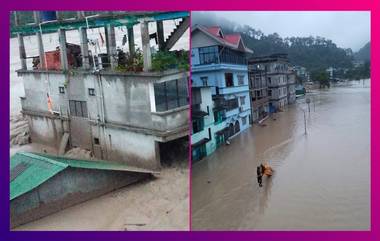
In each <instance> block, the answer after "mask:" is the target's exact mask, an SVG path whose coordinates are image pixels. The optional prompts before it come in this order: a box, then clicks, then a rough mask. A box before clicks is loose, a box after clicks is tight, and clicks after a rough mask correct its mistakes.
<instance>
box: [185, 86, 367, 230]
mask: <svg viewBox="0 0 380 241" xmlns="http://www.w3.org/2000/svg"><path fill="white" fill-rule="evenodd" d="M368 81H369V80H367V82H368ZM366 85H368V83H366ZM310 98H311V100H312V101H313V99H314V101H315V111H314V103H312V104H310V114H309V113H308V111H307V106H306V104H305V100H304V99H298V100H297V104H295V105H292V106H289V108H288V110H287V111H285V112H282V113H278V114H276V120H267V121H266V122H265V123H266V124H267V126H265V127H260V126H256V125H255V126H254V127H252V128H250V129H248V130H246V131H245V132H243V133H242V134H240V135H239V136H237V137H236V138H234V139H233V140H232V143H231V145H229V146H223V147H221V148H220V149H218V150H217V151H216V152H215V153H214V154H213V155H211V156H209V157H208V158H206V159H205V160H203V161H201V162H199V163H196V164H194V166H193V171H192V212H193V214H192V225H193V229H194V230H199V229H202V230H203V229H211V230H220V229H222V230H252V229H255V230H279V229H280V230H368V229H369V227H370V88H368V86H367V87H364V88H363V85H362V83H361V82H353V85H351V86H345V87H334V88H331V89H329V90H322V91H318V90H317V91H314V93H313V94H310ZM302 109H305V110H306V119H307V131H308V133H307V135H305V134H304V119H303V111H302ZM267 160H269V163H270V165H272V166H273V168H274V170H275V173H274V176H273V177H272V178H269V179H267V178H264V182H263V187H262V188H259V186H258V184H257V181H256V166H257V165H258V164H259V162H261V161H267Z"/></svg>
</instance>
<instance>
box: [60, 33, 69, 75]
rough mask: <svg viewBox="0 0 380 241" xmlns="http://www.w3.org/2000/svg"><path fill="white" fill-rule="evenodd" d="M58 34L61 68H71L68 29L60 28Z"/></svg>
mask: <svg viewBox="0 0 380 241" xmlns="http://www.w3.org/2000/svg"><path fill="white" fill-rule="evenodd" d="M58 36H59V52H60V58H61V69H62V70H67V69H69V63H68V60H67V48H66V30H64V29H59V30H58Z"/></svg>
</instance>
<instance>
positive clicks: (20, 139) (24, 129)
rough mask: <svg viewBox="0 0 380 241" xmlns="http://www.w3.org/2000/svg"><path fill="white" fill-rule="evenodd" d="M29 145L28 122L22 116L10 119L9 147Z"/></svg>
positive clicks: (14, 116)
mask: <svg viewBox="0 0 380 241" xmlns="http://www.w3.org/2000/svg"><path fill="white" fill-rule="evenodd" d="M28 143H30V131H29V125H28V121H27V120H26V118H25V117H24V116H23V115H22V114H18V115H13V116H11V118H10V145H11V146H15V145H25V144H28Z"/></svg>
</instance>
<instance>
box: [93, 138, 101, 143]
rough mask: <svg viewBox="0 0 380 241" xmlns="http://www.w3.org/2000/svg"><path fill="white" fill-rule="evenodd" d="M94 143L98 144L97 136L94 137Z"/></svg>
mask: <svg viewBox="0 0 380 241" xmlns="http://www.w3.org/2000/svg"><path fill="white" fill-rule="evenodd" d="M94 144H95V145H100V141H99V138H97V137H95V138H94Z"/></svg>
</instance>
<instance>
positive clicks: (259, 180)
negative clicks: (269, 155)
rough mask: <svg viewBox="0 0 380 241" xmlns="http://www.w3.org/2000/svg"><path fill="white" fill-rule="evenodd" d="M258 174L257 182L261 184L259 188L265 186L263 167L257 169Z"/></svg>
mask: <svg viewBox="0 0 380 241" xmlns="http://www.w3.org/2000/svg"><path fill="white" fill-rule="evenodd" d="M256 172H257V182H258V183H259V187H262V186H263V169H262V165H260V166H258V167H257V169H256Z"/></svg>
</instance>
